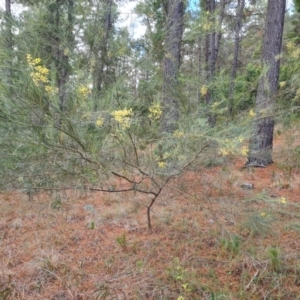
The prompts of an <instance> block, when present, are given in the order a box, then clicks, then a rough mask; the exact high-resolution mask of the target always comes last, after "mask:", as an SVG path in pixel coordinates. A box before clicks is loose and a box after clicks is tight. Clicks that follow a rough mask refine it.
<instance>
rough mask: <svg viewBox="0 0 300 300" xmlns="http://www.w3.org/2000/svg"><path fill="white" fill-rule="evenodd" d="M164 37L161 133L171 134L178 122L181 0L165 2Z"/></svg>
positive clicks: (181, 29)
mask: <svg viewBox="0 0 300 300" xmlns="http://www.w3.org/2000/svg"><path fill="white" fill-rule="evenodd" d="M166 2H167V20H166V36H165V44H164V52H165V55H164V58H163V99H162V105H163V114H162V124H161V129H162V132H172V131H174V130H175V129H176V126H177V122H178V120H179V96H178V95H179V90H178V71H179V65H180V55H181V43H182V34H183V16H184V2H183V0H167V1H166Z"/></svg>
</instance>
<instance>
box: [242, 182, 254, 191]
mask: <svg viewBox="0 0 300 300" xmlns="http://www.w3.org/2000/svg"><path fill="white" fill-rule="evenodd" d="M241 188H242V189H244V190H253V189H254V184H252V183H242V184H241Z"/></svg>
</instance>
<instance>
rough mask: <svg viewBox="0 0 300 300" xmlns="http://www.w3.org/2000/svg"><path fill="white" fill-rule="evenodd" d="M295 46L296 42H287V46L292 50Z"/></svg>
mask: <svg viewBox="0 0 300 300" xmlns="http://www.w3.org/2000/svg"><path fill="white" fill-rule="evenodd" d="M294 47H295V45H294V43H292V42H287V43H286V48H287V49H288V50H291V49H293V48H294Z"/></svg>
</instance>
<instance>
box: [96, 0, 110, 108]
mask: <svg viewBox="0 0 300 300" xmlns="http://www.w3.org/2000/svg"><path fill="white" fill-rule="evenodd" d="M112 5H113V1H112V0H105V1H104V2H103V8H104V9H103V10H104V16H103V18H102V22H101V27H102V28H103V30H104V34H103V38H101V39H100V40H99V41H98V43H97V44H96V45H95V46H94V49H93V52H94V54H95V56H96V66H95V70H94V74H93V87H94V93H95V96H96V98H97V96H98V95H99V93H100V92H101V90H102V88H103V85H104V84H105V67H108V58H107V52H108V40H109V37H110V35H111V32H112V28H113V24H112ZM99 54H100V56H99ZM96 107H97V103H95V109H96Z"/></svg>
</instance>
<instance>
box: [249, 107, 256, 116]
mask: <svg viewBox="0 0 300 300" xmlns="http://www.w3.org/2000/svg"><path fill="white" fill-rule="evenodd" d="M249 116H250V117H255V112H254V111H253V109H251V110H250V111H249Z"/></svg>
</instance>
